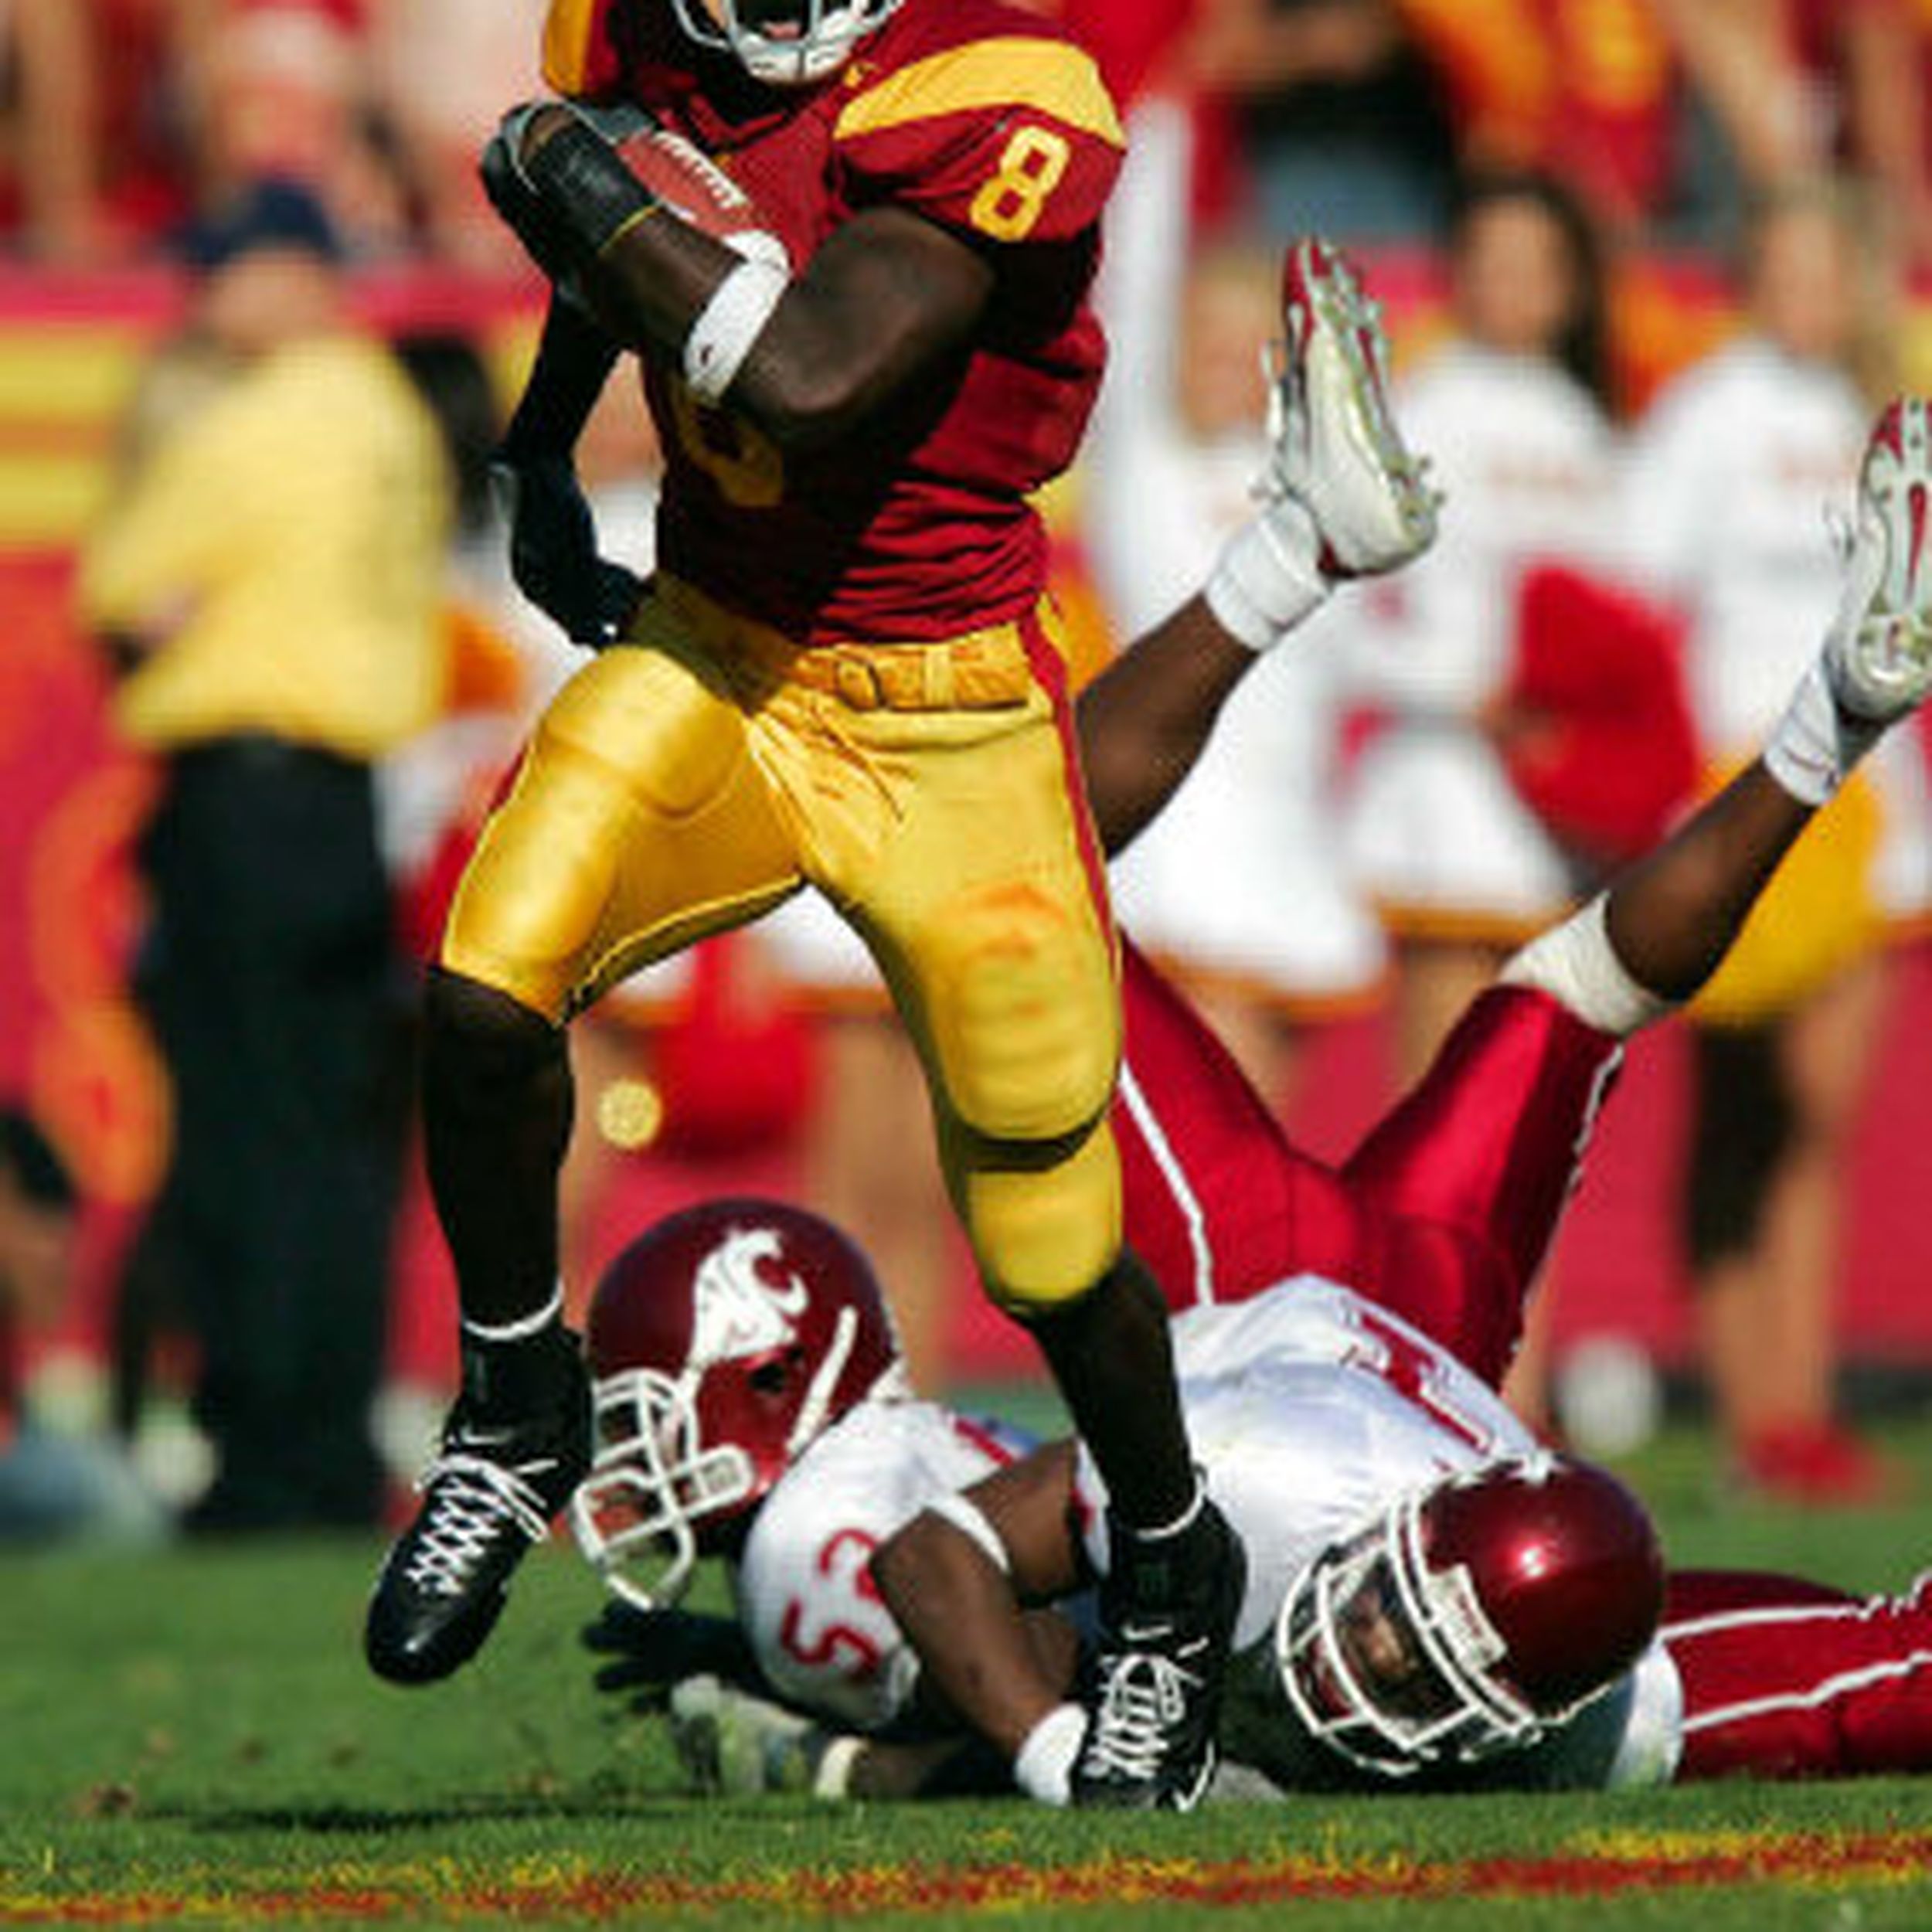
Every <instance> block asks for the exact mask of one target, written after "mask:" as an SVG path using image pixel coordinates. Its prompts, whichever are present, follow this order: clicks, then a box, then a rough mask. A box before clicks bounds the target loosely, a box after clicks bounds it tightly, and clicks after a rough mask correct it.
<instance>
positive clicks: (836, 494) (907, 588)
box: [545, 0, 1124, 645]
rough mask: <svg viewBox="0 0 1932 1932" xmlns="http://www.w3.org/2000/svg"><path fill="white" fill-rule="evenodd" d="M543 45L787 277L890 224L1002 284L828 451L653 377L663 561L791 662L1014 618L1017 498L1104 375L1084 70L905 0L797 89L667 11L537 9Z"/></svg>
mask: <svg viewBox="0 0 1932 1932" xmlns="http://www.w3.org/2000/svg"><path fill="white" fill-rule="evenodd" d="M545 53H546V73H547V76H548V77H549V80H550V81H551V83H552V84H553V86H555V87H557V88H558V89H559V90H560V91H561V92H563V93H564V94H569V95H572V96H575V97H587V98H597V99H613V98H622V99H628V100H634V101H636V102H638V103H639V104H641V105H643V106H644V107H646V108H648V109H649V110H650V111H651V113H652V114H655V115H656V116H657V117H658V119H659V120H660V121H662V123H664V124H665V125H666V126H668V127H670V128H673V129H675V130H676V131H678V132H679V133H681V134H684V135H685V136H686V137H687V138H689V139H690V140H692V141H695V142H696V144H697V145H699V147H701V148H703V149H705V150H706V152H707V153H709V154H710V155H712V156H713V158H714V159H716V162H718V163H719V165H720V166H721V167H723V168H724V169H725V170H726V172H727V173H729V174H730V175H731V176H732V178H733V179H734V180H735V181H736V182H737V184H738V185H739V186H740V187H741V188H742V189H743V190H744V191H745V192H746V193H747V195H749V196H750V198H751V199H752V201H753V202H754V203H755V204H756V205H757V208H758V209H759V211H760V215H761V216H762V226H764V227H766V228H767V229H768V230H770V232H771V233H774V234H775V235H777V236H778V238H779V239H780V240H781V241H782V242H783V243H784V246H785V248H786V250H787V253H788V254H789V256H790V257H791V264H792V268H793V271H794V274H803V273H804V272H806V271H807V270H808V267H809V264H810V262H811V258H812V257H813V256H814V255H815V254H816V253H817V252H818V250H819V249H820V248H821V247H822V246H824V244H825V242H826V240H827V238H828V236H831V235H832V234H833V233H834V232H835V230H838V229H839V228H840V227H842V226H843V225H844V224H845V223H847V222H849V221H850V220H851V219H852V218H853V217H854V216H859V215H862V214H864V213H867V212H869V211H871V210H874V209H886V208H889V209H903V210H904V211H905V212H906V213H910V214H911V215H913V216H917V217H919V218H920V219H923V220H925V221H927V222H930V223H934V225H936V226H938V227H940V228H941V229H943V230H947V232H949V233H952V234H954V235H955V236H957V237H958V238H959V239H960V240H961V241H963V242H964V243H966V244H967V245H968V246H970V247H971V248H972V249H973V250H975V253H978V255H979V256H980V257H981V259H982V260H984V261H985V262H986V263H987V264H988V265H989V266H990V267H991V268H992V271H993V275H994V286H993V290H992V296H991V298H990V301H989V302H988V305H987V306H986V308H985V311H984V312H983V313H982V314H981V315H980V316H979V318H978V320H977V322H976V323H975V325H973V326H972V327H971V329H970V331H969V332H968V336H967V338H966V340H965V342H964V345H963V346H962V348H961V349H960V350H959V351H958V352H957V353H956V354H955V355H953V356H952V357H951V358H950V359H948V360H947V362H946V363H945V364H944V366H942V367H941V368H940V369H939V370H937V372H935V373H934V375H933V376H931V377H930V379H924V380H922V381H920V382H919V383H915V384H913V385H910V386H909V389H908V392H907V393H903V394H902V395H900V396H896V397H895V398H893V399H891V400H889V401H888V402H887V403H886V404H885V405H884V406H883V408H882V409H881V410H879V411H877V412H876V413H874V414H873V415H872V417H869V420H867V422H866V424H865V426H864V428H863V430H862V431H861V432H859V433H858V434H853V435H852V436H849V437H845V438H844V439H842V440H838V441H837V442H835V444H833V445H832V447H828V448H826V449H824V450H822V451H811V452H807V453H798V452H794V453H792V454H789V455H786V456H784V457H781V454H780V453H779V451H777V449H776V448H775V447H774V446H773V445H772V444H771V443H770V441H769V440H767V438H765V437H763V436H761V435H760V434H759V432H758V431H757V429H756V427H754V426H753V425H752V424H750V423H747V422H746V421H745V420H743V419H742V418H740V417H735V416H733V415H732V414H731V413H729V412H727V411H723V410H711V409H705V408H701V407H700V406H698V405H697V404H696V403H694V401H693V400H692V397H691V396H690V394H689V391H688V390H687V389H685V386H684V385H683V383H682V380H681V379H680V378H679V374H678V372H677V371H676V370H675V369H672V368H668V367H667V366H663V365H662V364H660V363H658V362H655V361H652V362H647V365H646V367H645V383H646V387H647V390H648V394H649V396H650V400H651V408H652V411H653V413H654V415H655V417H656V419H657V421H658V427H659V430H660V432H661V434H662V438H663V441H664V446H665V460H666V464H667V472H666V477H665V491H664V496H663V500H662V508H661V509H660V512H659V521H658V563H659V564H660V566H662V568H663V569H665V570H667V571H668V572H670V573H672V575H674V576H675V577H682V578H683V579H684V580H685V581H687V582H689V583H692V584H693V585H695V586H696V587H698V588H699V589H700V590H703V591H705V592H706V594H708V595H709V596H712V597H715V598H716V599H717V600H719V602H721V603H723V604H726V606H727V607H730V609H732V610H733V611H736V612H737V613H739V614H741V615H743V616H747V617H753V618H755V619H757V620H758V621H760V622H763V623H764V624H769V625H770V626H771V627H772V628H774V629H775V630H777V631H780V632H781V633H782V634H784V635H785V636H786V637H787V638H791V640H792V641H794V642H798V643H803V644H807V645H812V644H821V643H826V642H830V641H835V640H855V641H864V642H890V641H913V642H917V641H925V640H931V639H936V638H951V637H954V636H957V635H959V634H962V633H965V632H968V631H975V630H978V629H981V628H985V627H987V626H989V625H992V624H1001V623H1005V622H1006V621H1009V620H1011V619H1013V618H1015V617H1018V616H1019V615H1020V614H1022V613H1023V612H1025V611H1027V610H1029V609H1030V608H1031V607H1032V604H1033V603H1034V601H1035V600H1036V598H1037V597H1038V596H1039V593H1040V590H1041V588H1042V587H1043V583H1044V580H1045V571H1046V546H1045V539H1044V536H1043V532H1042V529H1041V527H1040V524H1039V518H1038V516H1037V515H1036V512H1035V511H1034V509H1033V508H1032V505H1031V504H1030V502H1029V500H1028V499H1029V496H1030V495H1031V493H1032V492H1034V491H1036V490H1037V489H1038V488H1039V487H1040V486H1041V485H1043V484H1045V483H1046V482H1048V481H1050V480H1051V479H1052V478H1053V477H1055V476H1056V475H1058V474H1060V472H1061V471H1063V470H1064V469H1065V468H1066V466H1067V465H1068V464H1069V463H1070V461H1071V460H1072V458H1073V454H1074V451H1076V449H1077V447H1078V445H1079V443H1080V436H1081V434H1082V432H1083V430H1084V428H1085V426H1086V422H1087V415H1088V413H1089V412H1090V409H1091V407H1092V404H1093V401H1094V394H1095V392H1096V390H1097V387H1098V386H1099V383H1100V374H1101V371H1102V368H1103V366H1104V359H1105V352H1104V341H1103V338H1102V335H1101V332H1100V327H1099V325H1098V323H1097V321H1096V320H1095V318H1094V315H1093V313H1092V311H1091V310H1090V307H1089V304H1088V299H1087V298H1088V291H1089V287H1090V283H1091V281H1092V279H1093V275H1094V268H1095V267H1096V264H1097V259H1098V253H1099V219H1100V213H1101V210H1102V208H1103V207H1104V204H1105V202H1106V200H1107V196H1108V194H1109V192H1110V191H1111V189H1112V187H1113V184H1114V179H1115V176H1116V175H1117V172H1118V170H1119V166H1120V163H1121V156H1122V152H1123V148H1124V140H1123V137H1122V134H1121V128H1120V124H1119V121H1118V117H1117V114H1116V113H1115V111H1114V105H1113V103H1112V101H1111V99H1110V97H1108V95H1107V90H1106V88H1105V87H1104V84H1103V83H1102V82H1101V80H1100V76H1099V73H1098V71H1097V69H1096V67H1095V66H1094V63H1093V61H1092V60H1091V58H1090V56H1088V55H1087V53H1084V52H1083V50H1081V49H1080V48H1078V47H1077V46H1075V45H1074V44H1073V43H1072V42H1071V41H1070V40H1069V39H1066V36H1064V35H1063V33H1062V32H1060V30H1059V29H1057V28H1056V27H1055V26H1053V24H1052V23H1051V22H1047V21H1045V20H1043V19H1039V18H1038V17H1037V16H1036V15H1032V14H1029V13H1027V12H1023V11H1022V10H1021V9H1019V8H1017V7H1015V6H1012V5H1005V4H1003V3H1002V0H906V4H905V5H903V6H902V7H901V9H900V10H899V11H898V12H896V13H895V14H894V15H893V16H892V18H891V19H889V21H887V22H886V25H885V26H883V28H882V29H880V30H879V32H878V33H876V35H874V36H872V37H871V38H870V39H867V40H866V41H864V42H862V43H861V45H860V48H859V53H858V55H857V56H856V57H855V59H854V60H852V62H851V63H849V64H848V65H847V66H845V68H844V69H843V70H841V71H840V72H839V73H837V74H835V76H833V77H832V78H831V79H829V80H826V81H825V82H822V83H819V84H818V85H817V86H816V87H811V88H808V89H805V90H786V91H784V92H782V93H781V92H777V91H774V90H769V89H764V88H758V87H753V86H752V85H751V84H750V83H749V82H747V80H745V79H744V77H743V76H742V75H741V74H740V73H739V72H738V70H736V67H735V66H733V64H732V63H730V62H729V61H726V60H719V59H717V58H716V57H715V56H713V57H706V56H699V55H697V54H696V50H695V49H692V47H691V46H690V45H689V43H688V42H686V41H685V39H683V37H682V35H681V33H680V32H679V29H678V28H677V26H675V22H674V21H673V19H672V9H671V8H670V7H669V6H668V5H665V4H663V0H651V4H648V5H646V4H642V0H553V4H552V7H551V12H550V16H549V24H548V28H547V30H546V46H545Z"/></svg>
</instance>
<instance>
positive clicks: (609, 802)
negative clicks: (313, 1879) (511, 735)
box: [442, 645, 798, 1019]
mask: <svg viewBox="0 0 1932 1932" xmlns="http://www.w3.org/2000/svg"><path fill="white" fill-rule="evenodd" d="M797 884H798V872H797V869H796V866H795V863H794V859H793V856H792V852H791V844H790V841H789V839H788V838H787V835H786V834H785V832H784V828H783V826H782V825H781V821H780V820H779V818H778V816H777V814H776V812H775V811H774V809H773V807H772V804H771V802H770V798H769V796H768V795H767V791H766V788H765V786H764V781H763V780H762V779H761V778H760V776H759V774H758V772H757V768H756V767H755V766H754V765H753V762H752V760H751V759H750V755H749V753H748V751H747V746H746V741H745V732H744V724H743V717H742V716H741V714H740V712H739V711H738V709H737V708H736V706H735V705H734V704H733V702H732V701H731V699H730V696H729V693H728V692H726V690H725V689H723V687H722V686H721V685H719V684H718V683H717V682H716V681H715V680H714V679H712V678H711V677H709V676H708V675H706V674H705V672H704V669H703V667H702V665H701V663H699V662H696V661H694V660H693V659H692V658H689V657H687V656H686V655H685V654H684V653H683V652H682V651H677V650H675V649H665V648H655V647H653V646H648V645H646V646H632V645H620V646H617V647H615V648H612V649H611V650H607V651H604V653H603V654H602V655H600V656H599V657H597V658H595V659H594V660H593V661H592V662H591V663H590V664H589V665H587V666H586V667H585V668H583V670H582V671H580V672H578V673H577V675H576V676H575V677H574V678H573V679H571V681H570V683H568V684H567V685H565V686H564V688H563V690H562V691H560V692H559V693H558V694H557V696H556V698H555V699H553V701H552V702H551V705H550V706H549V709H548V710H547V711H546V713H544V716H543V719H541V721H540V722H539V725H538V726H537V729H536V733H535V735H534V736H533V738H532V742H531V743H530V746H529V749H528V750H527V752H526V756H525V758H524V760H523V764H522V768H521V770H519V774H518V776H517V779H516V782H515V785H514V787H512V791H511V792H510V794H509V797H508V798H506V799H505V801H504V802H503V803H502V804H501V805H500V806H498V808H497V810H496V811H495V812H494V813H493V814H492V816H491V818H490V819H489V821H488V824H487V825H485V828H484V832H483V835H482V837H481V840H480V841H479V842H478V847H477V851H476V854H475V856H474V858H473V859H472V860H471V863H470V865H469V867H468V869H467V870H466V872H464V877H463V881H462V883H461V886H460V887H459V888H458V890H457V896H456V899H455V902H454V904H453V906H451V913H450V920H449V925H448V928H447V931H446V933H445V934H444V942H443V951H442V959H443V963H444V964H445V965H446V966H448V967H449V968H451V969H452V970H453V971H457V972H460V973H463V974H464V975H468V977H470V978H474V979H478V980H481V981H483V982H484V983H485V984H486V985H492V986H495V987H496V988H498V989H499V990H501V991H502V992H506V993H509V994H510V995H512V997H513V998H516V999H519V1000H520V1001H522V1002H523V1003H524V1004H525V1005H528V1006H529V1007H531V1008H532V1009H534V1010H536V1011H537V1012H541V1013H543V1014H545V1015H548V1016H549V1017H550V1018H552V1019H556V1018H558V1017H560V1016H561V1015H563V1013H564V1012H566V1011H567V1010H568V1009H570V1008H571V1007H573V1005H583V1003H585V1002H586V1001H587V1000H588V999H589V998H593V997H594V996H595V995H596V994H597V992H601V991H602V990H604V988H606V987H607V986H608V985H611V984H613V983H614V981H617V979H619V978H622V977H623V976H624V974H626V973H628V972H629V971H632V970H633V969H634V968H636V967H637V966H638V965H640V964H643V963H644V961H646V960H647V959H649V958H651V957H656V956H658V954H662V953H663V952H665V951H669V950H670V949H671V948H672V947H674V946H676V945H679V944H684V943H685V942H687V941H688V940H692V939H694V938H696V937H699V936H700V935H701V934H703V933H705V932H707V931H713V930H718V929H719V928H721V927H725V926H727V925H730V924H733V923H736V922H737V921H738V920H742V919H743V918H745V917H749V916H750V914H751V913H754V912H757V911H759V910H763V909H764V907H765V906H768V905H770V904H772V903H775V902H776V901H777V900H778V899H780V898H781V897H783V896H784V894H785V893H787V892H789V891H791V889H793V888H794V886H796V885H797Z"/></svg>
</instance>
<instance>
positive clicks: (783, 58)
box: [671, 0, 900, 87]
mask: <svg viewBox="0 0 1932 1932" xmlns="http://www.w3.org/2000/svg"><path fill="white" fill-rule="evenodd" d="M671 5H672V11H673V12H675V14H676V15H677V18H678V25H679V26H680V27H682V29H684V32H685V36H686V38H687V39H691V40H693V41H695V42H696V43H697V44H698V45H699V46H701V47H708V48H709V49H712V51H713V52H714V53H730V54H731V55H733V56H735V57H736V60H737V61H738V63H739V64H740V66H743V69H744V70H745V71H746V72H747V73H748V74H750V76H751V77H752V79H753V80H757V81H761V82H763V83H764V85H765V86H766V87H804V86H805V85H807V84H808V83H810V82H812V81H815V80H824V79H825V77H826V76H827V75H828V74H831V73H837V72H838V70H839V69H840V68H841V67H842V66H844V65H845V63H846V62H847V61H848V60H850V59H851V58H852V49H854V48H855V46H858V44H859V42H860V41H861V40H862V39H865V37H866V35H867V34H869V33H871V32H873V31H874V29H876V28H879V27H882V26H884V25H885V23H886V20H887V19H888V18H889V16H890V15H893V13H895V12H897V11H898V9H899V5H900V0H671Z"/></svg>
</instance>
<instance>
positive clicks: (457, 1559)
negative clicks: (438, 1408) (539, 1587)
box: [405, 1451, 550, 1597]
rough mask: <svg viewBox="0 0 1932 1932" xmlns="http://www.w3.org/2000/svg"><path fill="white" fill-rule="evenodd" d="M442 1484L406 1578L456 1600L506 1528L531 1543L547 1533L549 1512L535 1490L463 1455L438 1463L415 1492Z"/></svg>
mask: <svg viewBox="0 0 1932 1932" xmlns="http://www.w3.org/2000/svg"><path fill="white" fill-rule="evenodd" d="M437 1484H441V1485H443V1487H442V1488H440V1489H439V1490H438V1491H437V1494H436V1495H435V1497H434V1498H433V1499H432V1501H431V1502H430V1509H429V1516H428V1520H427V1522H426V1523H425V1525H424V1526H423V1535H422V1537H421V1539H420V1541H419V1542H418V1543H417V1546H416V1549H415V1550H414V1551H413V1553H412V1554H411V1556H410V1562H409V1566H408V1568H407V1570H406V1571H405V1575H406V1577H408V1579H409V1580H410V1583H413V1584H414V1585H415V1586H416V1587H417V1589H419V1590H429V1591H433V1592H434V1593H435V1594H437V1595H439V1596H444V1597H453V1596H455V1595H457V1594H458V1593H459V1592H460V1591H461V1590H462V1589H463V1588H464V1586H465V1585H466V1584H467V1583H468V1580H469V1572H470V1571H471V1570H472V1569H473V1568H474V1566H475V1565H476V1564H477V1563H478V1562H480V1561H481V1560H482V1558H483V1557H484V1556H486V1555H487V1554H488V1552H489V1549H490V1546H491V1545H492V1543H494V1542H495V1539H496V1538H497V1536H498V1535H499V1534H500V1533H501V1532H502V1529H503V1528H504V1526H505V1523H506V1522H507V1523H509V1524H511V1525H513V1526H515V1528H516V1529H520V1530H521V1531H522V1532H523V1534H524V1535H525V1536H527V1537H528V1538H529V1539H530V1541H531V1542H532V1543H541V1542H542V1541H543V1539H544V1538H545V1537H546V1536H548V1535H549V1529H550V1512H549V1509H548V1508H547V1507H546V1505H545V1503H544V1501H543V1497H542V1496H541V1495H539V1493H538V1492H537V1491H536V1488H535V1487H534V1485H532V1484H531V1483H530V1482H529V1481H527V1480H526V1478H524V1477H522V1476H521V1475H519V1474H518V1473H517V1471H515V1470H514V1469H506V1468H504V1467H503V1466H502V1464H500V1463H495V1462H492V1461H488V1459H487V1458H484V1457H482V1456H472V1455H465V1454H463V1453H462V1452H461V1451H453V1452H451V1454H447V1455H442V1456H439V1457H437V1459H436V1460H435V1461H434V1462H432V1463H431V1464H430V1466H429V1468H427V1470H425V1471H423V1478H422V1480H421V1481H420V1482H419V1483H418V1484H417V1488H419V1489H424V1490H427V1489H428V1488H430V1487H431V1486H432V1485H437Z"/></svg>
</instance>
